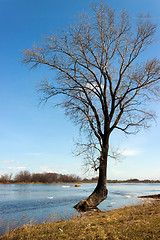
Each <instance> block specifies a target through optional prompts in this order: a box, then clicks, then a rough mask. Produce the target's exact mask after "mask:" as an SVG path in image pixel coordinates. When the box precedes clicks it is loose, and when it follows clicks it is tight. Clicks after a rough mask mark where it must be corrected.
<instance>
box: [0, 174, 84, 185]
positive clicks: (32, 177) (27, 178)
mask: <svg viewBox="0 0 160 240" xmlns="http://www.w3.org/2000/svg"><path fill="white" fill-rule="evenodd" d="M78 181H81V178H80V177H78V176H76V175H65V174H59V173H30V172H29V171H20V172H19V173H17V174H16V175H15V176H14V177H13V174H4V175H1V177H0V183H32V182H33V183H57V182H63V183H64V182H65V183H72V182H78Z"/></svg>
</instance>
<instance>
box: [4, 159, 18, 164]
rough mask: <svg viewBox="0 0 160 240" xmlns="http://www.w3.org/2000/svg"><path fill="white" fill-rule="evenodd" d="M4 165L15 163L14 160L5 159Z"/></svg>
mask: <svg viewBox="0 0 160 240" xmlns="http://www.w3.org/2000/svg"><path fill="white" fill-rule="evenodd" d="M3 162H4V163H14V162H15V161H14V160H11V159H6V160H3Z"/></svg>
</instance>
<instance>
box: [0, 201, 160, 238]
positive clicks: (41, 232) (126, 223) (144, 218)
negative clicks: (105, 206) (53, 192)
mask: <svg viewBox="0 0 160 240" xmlns="http://www.w3.org/2000/svg"><path fill="white" fill-rule="evenodd" d="M14 239H16V240H18V239H21V240H22V239H23V240H25V239H27V240H31V239H34V240H39V239H46V240H49V239H65V240H68V239H77V240H78V239H85V240H87V239H88V240H93V239H109V240H111V239H113V240H114V239H132V240H133V239H135V240H136V239H137V240H142V239H143V240H144V239H145V240H146V239H160V201H152V202H151V203H145V204H143V205H138V206H131V207H124V208H121V209H116V210H111V211H107V212H88V213H84V214H83V215H82V216H81V217H77V218H75V219H71V220H69V221H67V222H65V221H60V222H56V223H43V224H41V225H35V226H32V227H27V226H24V227H23V228H20V229H17V230H15V231H13V232H10V233H9V234H6V235H4V236H1V237H0V240H14Z"/></svg>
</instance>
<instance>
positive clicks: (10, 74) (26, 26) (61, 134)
mask: <svg viewBox="0 0 160 240" xmlns="http://www.w3.org/2000/svg"><path fill="white" fill-rule="evenodd" d="M93 2H95V1H93ZM104 2H106V3H108V4H109V5H110V6H111V7H113V8H115V9H116V12H119V11H120V10H121V9H122V8H125V9H126V10H127V11H128V12H129V14H130V16H131V17H133V19H134V18H135V17H136V16H137V14H138V13H140V12H142V13H148V12H150V14H151V15H152V16H153V21H156V22H157V23H158V24H159V23H160V16H159V9H160V1H159V0H134V1H128V0H121V1H119V0H106V1H105V0H104ZM90 4H91V1H89V0H77V1H75V0H59V1H55V0H46V1H44V0H27V1H25V0H0V23H1V24H0V34H1V38H0V59H1V64H0V112H1V117H0V175H1V174H5V173H11V172H12V173H14V174H15V173H16V172H18V171H20V170H29V171H30V172H44V171H51V172H59V173H66V174H71V173H74V174H77V175H80V176H82V177H85V176H86V175H83V172H84V171H83V169H82V162H83V161H82V159H80V158H75V157H74V156H73V155H72V151H73V150H74V144H73V139H74V138H77V136H78V128H77V127H75V126H73V124H72V122H71V121H70V120H69V119H67V118H66V117H65V115H64V114H63V110H62V109H58V108H53V107H52V102H50V103H48V104H47V105H45V107H43V106H42V105H41V106H39V100H38V99H39V95H38V93H37V92H36V86H37V84H38V82H39V81H40V80H42V79H43V77H44V76H47V77H49V78H53V76H54V73H53V72H50V71H48V70H47V69H37V70H30V69H28V68H27V67H26V66H25V65H23V64H22V63H21V52H22V50H23V49H24V48H31V47H32V45H33V43H39V42H41V39H42V38H41V37H42V35H43V34H50V33H51V32H56V31H57V29H58V28H66V27H67V25H68V24H72V23H73V22H74V21H75V19H76V15H78V14H79V13H81V11H82V10H84V11H87V12H89V11H90V10H89V8H90ZM156 37H157V41H156V42H155V43H154V45H153V46H152V47H151V49H150V50H149V51H148V52H147V54H148V56H152V57H154V56H155V57H159V53H160V42H159V40H158V38H159V37H160V29H158V31H157V36H156ZM153 107H154V109H155V110H156V112H157V116H158V118H157V124H153V126H152V128H151V129H150V130H149V131H147V132H145V131H141V132H140V133H139V134H137V135H136V136H135V135H134V136H129V137H128V138H126V137H125V136H124V135H123V134H120V133H118V132H115V133H114V134H113V135H112V137H111V142H110V144H111V145H112V146H113V147H115V148H116V147H119V149H120V150H121V151H123V155H124V156H125V158H124V159H122V160H121V161H120V162H116V161H114V160H112V161H111V160H109V164H108V178H109V179H128V178H139V179H160V141H159V135H160V103H156V104H155V105H154V106H153ZM91 176H94V175H93V174H92V175H91ZM87 177H89V175H87Z"/></svg>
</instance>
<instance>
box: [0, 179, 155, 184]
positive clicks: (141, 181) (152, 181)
mask: <svg viewBox="0 0 160 240" xmlns="http://www.w3.org/2000/svg"><path fill="white" fill-rule="evenodd" d="M57 183H64V184H83V183H97V180H82V181H77V182H76V181H74V182H61V181H56V182H14V181H11V182H0V184H57ZM107 183H160V180H136V181H135V180H132V179H131V180H107Z"/></svg>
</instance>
